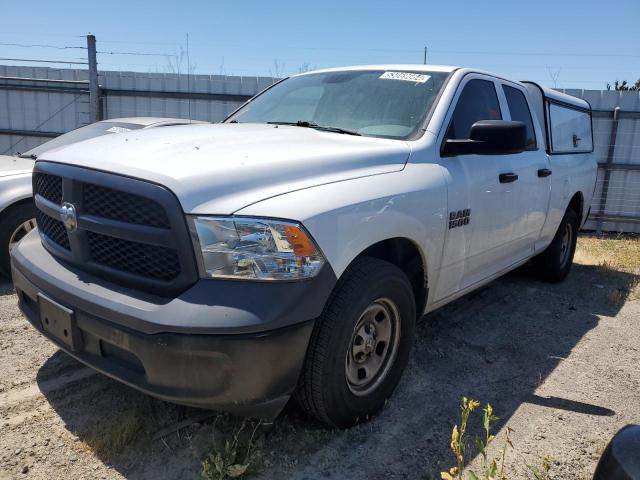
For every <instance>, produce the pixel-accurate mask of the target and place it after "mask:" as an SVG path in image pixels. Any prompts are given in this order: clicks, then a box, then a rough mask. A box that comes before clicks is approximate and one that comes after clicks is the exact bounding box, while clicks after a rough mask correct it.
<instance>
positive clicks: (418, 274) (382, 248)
mask: <svg viewBox="0 0 640 480" xmlns="http://www.w3.org/2000/svg"><path fill="white" fill-rule="evenodd" d="M363 256H366V257H373V258H378V259H380V260H385V261H387V262H389V263H392V264H393V265H395V266H397V267H398V268H399V269H400V270H402V271H403V272H404V273H405V275H407V278H408V279H409V282H410V283H411V286H412V287H413V293H414V297H415V300H416V315H417V316H418V318H420V317H421V316H422V314H423V312H424V310H425V307H426V304H427V298H428V295H429V282H428V279H429V277H428V268H427V261H426V258H425V255H424V252H423V251H422V249H421V248H420V247H419V246H418V244H417V243H416V242H415V241H413V240H411V239H409V238H407V237H392V238H387V239H384V240H380V241H378V242H376V243H374V244H372V245H369V246H368V247H366V248H365V249H363V250H362V251H361V252H360V253H359V254H358V255H356V256H355V258H354V259H353V260H352V261H351V263H353V262H354V261H355V260H356V259H357V258H360V257H363ZM351 263H350V265H351ZM347 268H348V267H347Z"/></svg>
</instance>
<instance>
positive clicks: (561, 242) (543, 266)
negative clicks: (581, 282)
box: [533, 209, 580, 283]
mask: <svg viewBox="0 0 640 480" xmlns="http://www.w3.org/2000/svg"><path fill="white" fill-rule="evenodd" d="M579 228H580V221H579V220H578V215H577V214H576V212H575V210H573V209H569V210H567V211H566V213H565V214H564V217H563V219H562V222H560V227H558V231H557V232H556V235H555V236H554V237H553V240H552V241H551V243H550V244H549V246H548V247H547V249H546V250H545V251H544V252H542V253H541V254H540V255H538V256H537V257H535V258H534V259H533V262H534V265H535V267H536V271H537V273H538V275H539V276H540V277H541V278H542V279H543V280H545V281H547V282H552V283H557V282H561V281H563V280H564V279H565V278H567V275H569V271H570V270H571V265H572V264H573V255H574V253H575V251H576V241H577V239H578V229H579Z"/></svg>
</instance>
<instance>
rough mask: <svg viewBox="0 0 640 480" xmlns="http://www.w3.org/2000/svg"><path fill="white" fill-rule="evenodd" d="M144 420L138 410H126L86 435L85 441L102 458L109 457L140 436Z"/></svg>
mask: <svg viewBox="0 0 640 480" xmlns="http://www.w3.org/2000/svg"><path fill="white" fill-rule="evenodd" d="M142 431H143V422H142V418H141V415H140V412H139V411H138V410H126V411H124V412H122V413H120V414H119V415H118V416H116V417H115V418H112V419H110V420H109V422H108V424H107V425H106V426H101V427H100V428H96V430H94V431H92V432H90V433H89V434H87V435H86V437H85V439H84V441H85V443H86V445H87V447H89V449H90V450H91V451H92V452H94V453H95V454H96V455H97V456H98V457H99V458H100V459H108V458H111V457H113V456H114V455H117V454H118V453H121V452H122V451H123V450H124V449H125V447H127V446H128V445H129V444H131V443H133V442H134V441H135V440H137V439H138V438H139V437H140V434H141V432H142Z"/></svg>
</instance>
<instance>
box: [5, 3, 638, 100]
mask: <svg viewBox="0 0 640 480" xmlns="http://www.w3.org/2000/svg"><path fill="white" fill-rule="evenodd" d="M94 5H95V6H94ZM2 17H3V22H2V24H3V28H2V30H0V57H5V58H6V57H10V58H27V59H36V58H37V59H53V60H67V61H70V60H74V59H75V60H82V59H83V57H84V56H85V54H86V53H85V51H84V50H80V49H65V50H59V49H53V48H45V47H19V46H12V45H6V44H8V43H17V44H21V45H52V46H83V45H85V41H84V39H83V38H82V35H86V34H87V33H88V32H91V33H93V34H95V35H96V37H97V41H98V50H99V51H103V52H128V53H146V54H152V55H125V54H116V53H114V54H109V53H102V54H100V55H99V57H98V62H99V68H100V69H103V70H133V71H142V72H148V71H167V70H168V69H169V66H168V64H169V62H170V60H169V59H171V62H172V63H173V64H174V65H175V63H176V60H175V58H177V57H167V56H166V55H177V54H179V52H180V49H181V48H182V49H186V35H187V33H188V34H189V39H190V40H189V44H190V48H189V53H190V59H191V64H192V65H195V72H196V73H204V74H217V73H225V74H229V75H232V74H235V75H282V74H290V73H296V72H298V71H299V70H300V69H301V68H310V67H311V68H320V67H327V66H339V65H350V64H363V63H396V62H397V63H422V60H423V49H424V46H425V45H426V46H427V48H428V54H427V59H428V63H438V64H449V65H451V64H452V65H464V66H473V67H479V68H484V69H486V70H490V71H494V72H497V73H501V74H503V75H506V76H508V77H511V78H516V79H520V80H524V79H528V80H535V81H539V82H542V83H544V84H546V85H549V86H554V85H555V86H558V87H565V88H592V89H600V88H604V87H605V84H606V83H607V81H610V82H612V81H613V80H615V79H627V80H632V81H635V80H636V79H637V78H639V77H640V49H639V48H638V45H640V1H638V0H618V1H616V2H615V3H612V2H609V3H607V2H602V1H600V2H595V1H592V0H584V1H580V2H578V1H573V0H570V1H564V0H556V1H554V2H551V1H546V0H544V1H537V2H532V1H530V2H518V1H515V0H511V1H502V0H498V1H492V0H485V1H466V0H457V1H439V2H430V1H424V0H423V1H401V0H387V1H377V0H369V1H351V2H349V1H347V0H342V1H337V0H324V1H316V2H300V1H288V0H281V1H278V2H267V1H253V0H244V1H242V0H236V1H233V2H221V1H201V2H195V1H187V0H185V1H182V2H176V1H166V0H158V1H154V2H142V1H134V0H129V1H128V2H91V1H87V0H85V1H82V2H81V1H64V0H59V1H51V0H49V1H30V0H26V1H25V0H23V1H14V0H3V2H2ZM0 63H2V64H16V65H24V64H25V63H24V62H11V61H3V60H0ZM184 67H186V59H185V60H184V63H183V68H184Z"/></svg>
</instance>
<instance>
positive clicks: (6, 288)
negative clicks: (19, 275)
mask: <svg viewBox="0 0 640 480" xmlns="http://www.w3.org/2000/svg"><path fill="white" fill-rule="evenodd" d="M14 293H15V290H14V288H13V283H11V281H10V280H9V279H7V278H4V277H3V276H1V275H0V297H4V296H6V295H13V294H14Z"/></svg>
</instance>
